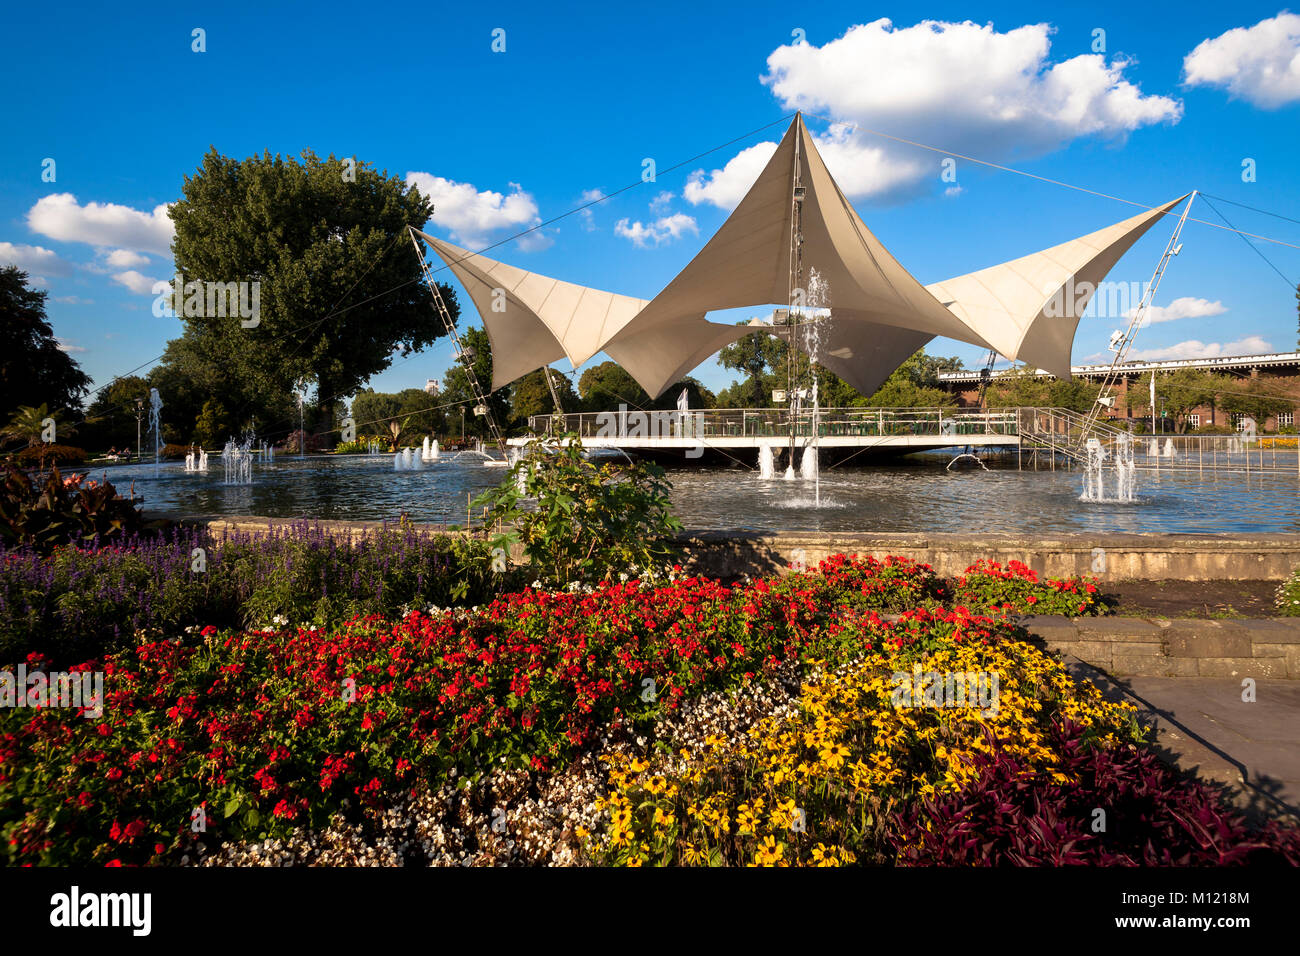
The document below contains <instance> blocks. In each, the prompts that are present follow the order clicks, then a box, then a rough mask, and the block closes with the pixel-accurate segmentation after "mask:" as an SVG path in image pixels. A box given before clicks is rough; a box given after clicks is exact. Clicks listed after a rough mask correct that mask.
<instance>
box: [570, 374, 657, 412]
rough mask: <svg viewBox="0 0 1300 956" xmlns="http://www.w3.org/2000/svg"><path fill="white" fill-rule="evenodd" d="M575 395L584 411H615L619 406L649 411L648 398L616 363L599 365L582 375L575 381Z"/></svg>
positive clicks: (649, 402)
mask: <svg viewBox="0 0 1300 956" xmlns="http://www.w3.org/2000/svg"><path fill="white" fill-rule="evenodd" d="M578 394H579V395H580V396H582V404H583V406H584V408H585V409H586V410H587V411H590V412H605V411H616V410H617V409H618V407H619V405H626V406H627V407H628V408H649V407H650V405H651V401H650V396H649V395H648V394H646V390H645V389H644V388H642V387H641V386H640V385H638V384H637V381H636V379H634V378H633V377H632V376H631V375H629V374H628V373H627V372H626V371H625V370H624V369H623V367H622V366H621V365H619V364H617V363H616V362H601V363H600V364H599V365H593V366H592V367H591V368H589V369H587V371H585V372H583V373H582V377H581V378H580V379H578Z"/></svg>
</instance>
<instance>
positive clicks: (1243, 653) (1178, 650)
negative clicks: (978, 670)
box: [1018, 616, 1300, 680]
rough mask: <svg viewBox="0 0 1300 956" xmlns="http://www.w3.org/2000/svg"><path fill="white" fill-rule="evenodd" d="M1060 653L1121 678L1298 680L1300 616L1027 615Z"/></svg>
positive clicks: (1027, 624)
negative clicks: (1248, 617)
mask: <svg viewBox="0 0 1300 956" xmlns="http://www.w3.org/2000/svg"><path fill="white" fill-rule="evenodd" d="M1018 623H1019V624H1020V625H1021V626H1022V627H1024V628H1025V629H1026V630H1028V631H1029V632H1030V633H1031V634H1035V635H1037V636H1038V637H1041V638H1042V639H1043V642H1044V643H1045V644H1046V645H1047V647H1048V648H1049V649H1051V650H1053V651H1056V652H1057V653H1059V654H1062V655H1069V656H1072V657H1077V658H1079V660H1081V661H1084V662H1086V663H1088V664H1091V665H1093V666H1094V667H1098V668H1101V669H1102V670H1104V671H1106V672H1107V673H1109V674H1113V675H1115V676H1117V677H1217V678H1233V679H1241V678H1245V677H1253V678H1255V679H1265V678H1271V679H1278V678H1286V679H1289V680H1300V618H1258V619H1247V620H1234V621H1217V620H1196V619H1182V618H1179V619H1169V618H1126V617H1100V618H1067V617H1041V616H1040V617H1022V618H1019V620H1018Z"/></svg>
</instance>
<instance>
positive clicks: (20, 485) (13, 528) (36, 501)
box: [0, 465, 144, 554]
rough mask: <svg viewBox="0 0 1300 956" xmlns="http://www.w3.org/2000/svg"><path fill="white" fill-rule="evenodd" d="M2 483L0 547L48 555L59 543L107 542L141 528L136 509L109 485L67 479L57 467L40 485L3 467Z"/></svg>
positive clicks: (76, 478) (76, 477)
mask: <svg viewBox="0 0 1300 956" xmlns="http://www.w3.org/2000/svg"><path fill="white" fill-rule="evenodd" d="M6 470H7V472H6V475H5V479H4V484H3V485H0V543H3V544H4V545H6V546H7V547H20V546H27V547H31V548H33V549H35V550H36V551H37V552H38V553H41V554H48V553H49V552H50V551H52V550H54V549H55V548H56V547H59V546H60V545H65V544H68V543H70V542H76V541H87V542H88V541H90V540H91V539H92V538H96V537H97V538H98V539H99V540H100V541H102V542H111V541H114V540H116V539H118V538H121V537H124V536H125V535H128V534H132V533H134V532H136V531H138V530H139V529H140V528H141V527H142V526H143V524H144V519H143V517H142V516H141V514H140V511H139V506H138V505H137V504H135V503H134V502H132V501H129V500H127V499H125V498H121V497H119V496H118V494H117V490H116V489H115V488H114V487H113V486H112V485H111V484H110V483H109V482H107V481H105V482H96V481H82V479H81V477H80V476H77V475H73V476H71V477H69V478H67V479H66V480H65V479H64V478H63V476H62V475H60V474H59V469H58V467H57V466H55V467H52V468H51V469H50V473H49V475H47V476H46V478H45V480H44V482H41V481H40V480H39V479H33V478H32V477H30V476H29V475H28V474H26V473H25V472H23V471H22V470H20V469H19V468H16V467H14V466H13V465H7V466H6Z"/></svg>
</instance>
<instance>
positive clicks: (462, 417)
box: [460, 405, 465, 445]
mask: <svg viewBox="0 0 1300 956" xmlns="http://www.w3.org/2000/svg"><path fill="white" fill-rule="evenodd" d="M460 443H461V444H462V445H463V444H465V406H464V405H462V406H461V407H460Z"/></svg>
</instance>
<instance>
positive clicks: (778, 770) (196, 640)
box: [0, 551, 1286, 864]
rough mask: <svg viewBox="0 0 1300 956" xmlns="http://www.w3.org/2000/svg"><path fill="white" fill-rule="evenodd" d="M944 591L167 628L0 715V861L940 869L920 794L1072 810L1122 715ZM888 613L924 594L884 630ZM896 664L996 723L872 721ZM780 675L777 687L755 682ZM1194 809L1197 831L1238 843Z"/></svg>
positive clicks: (847, 589) (586, 600) (568, 595)
mask: <svg viewBox="0 0 1300 956" xmlns="http://www.w3.org/2000/svg"><path fill="white" fill-rule="evenodd" d="M234 553H235V552H234V551H231V552H229V554H232V555H233V554H234ZM250 560H251V559H250ZM114 566H115V565H114ZM250 567H251V570H249V571H248V574H249V575H252V574H253V573H254V571H255V570H256V568H257V567H258V565H256V563H255V562H254V564H253V565H251V566H250ZM286 570H288V569H287V568H286ZM384 580H388V579H384ZM437 586H443V585H442V584H438V585H437ZM88 587H89V584H87V585H85V586H83V588H82V590H86V589H87V588H88ZM417 593H421V592H420V590H419V588H417ZM1026 593H1032V592H1026ZM948 595H949V592H948V591H947V590H946V588H945V586H944V585H943V584H942V583H941V582H937V581H935V580H934V577H933V574H932V572H930V570H929V569H928V568H925V567H924V566H919V565H914V564H912V563H910V562H906V561H901V560H897V559H891V560H888V561H883V562H880V561H874V562H873V561H870V560H861V559H853V558H841V557H836V558H833V559H831V560H829V561H827V562H825V563H824V564H823V565H822V568H821V569H820V570H819V571H818V572H816V573H807V574H791V575H786V576H784V577H781V578H775V579H764V580H758V581H754V582H751V583H748V584H745V585H742V586H737V587H726V586H723V585H721V584H719V583H718V582H716V581H711V580H708V579H703V578H696V577H687V578H680V579H678V580H670V581H668V582H656V583H643V582H638V581H630V582H626V583H622V584H614V583H606V584H603V585H600V586H598V587H596V588H595V589H591V590H582V589H575V590H572V591H564V592H555V591H545V590H534V589H526V590H523V591H521V592H517V593H510V594H504V595H501V596H499V597H497V598H496V599H495V600H493V601H491V603H488V604H485V605H482V606H476V607H470V608H462V609H455V610H451V609H449V610H435V611H427V612H426V611H414V612H412V613H409V614H407V615H405V616H403V617H401V618H400V619H398V620H396V621H394V620H391V619H387V618H385V617H383V616H381V615H378V614H372V615H367V616H364V617H359V618H356V619H354V620H351V621H349V622H347V623H344V624H342V625H330V626H326V627H322V628H274V629H256V630H239V629H227V630H219V629H218V628H217V627H215V626H212V625H209V626H207V627H204V628H203V629H202V632H201V633H197V632H191V633H188V634H186V633H184V632H173V633H168V635H167V636H168V638H169V639H166V640H159V641H155V642H152V643H147V644H144V645H142V646H128V647H124V648H122V649H121V650H119V651H117V652H115V653H113V654H110V655H109V656H108V657H107V658H106V659H104V661H103V664H102V670H103V672H104V675H105V690H106V699H105V700H104V710H103V714H102V716H100V717H98V718H95V717H86V716H83V715H81V714H80V713H78V712H75V711H73V710H69V709H6V710H4V711H3V712H0V835H2V836H3V841H0V853H3V855H4V859H5V862H7V863H9V864H24V863H35V864H72V863H76V864H116V863H124V864H169V863H177V862H181V861H182V860H184V859H187V858H188V859H189V860H190V861H191V862H193V861H195V860H197V859H199V858H200V857H203V858H206V859H212V858H214V855H215V857H216V858H217V859H221V860H225V861H227V862H256V861H259V860H268V861H269V860H271V859H279V858H280V856H281V854H282V853H283V852H291V853H293V854H303V855H304V857H305V858H309V859H315V860H318V861H330V860H334V861H336V862H338V861H340V860H346V861H348V862H362V861H365V860H370V861H372V862H388V863H399V862H430V861H437V862H450V861H452V860H460V861H465V860H467V859H477V860H483V861H487V862H496V861H501V862H508V861H520V862H548V861H561V862H583V861H596V862H601V861H603V862H614V863H641V862H673V863H701V862H720V863H782V862H800V863H808V862H811V863H826V862H831V863H849V862H858V863H865V862H904V863H906V862H945V861H947V860H949V859H950V858H953V859H955V858H957V857H958V856H960V854H963V853H967V851H968V850H969V847H967V846H966V845H965V843H964V841H965V840H966V839H967V838H966V837H964V836H961V834H960V832H958V831H956V830H954V831H952V832H951V833H949V832H947V831H944V833H942V834H940V835H939V836H936V837H935V838H934V840H930V838H929V837H928V836H926V835H925V834H928V833H929V832H930V830H929V829H927V822H926V821H927V820H930V819H931V817H933V819H934V820H935V821H937V822H942V821H947V820H950V819H952V818H954V817H958V818H959V817H960V814H956V813H954V812H953V811H952V809H951V806H950V805H949V804H946V803H941V802H936V801H942V800H957V799H966V797H965V796H964V795H966V794H978V793H983V792H1000V791H997V787H1001V786H1003V785H1004V784H1002V783H1000V782H998V781H1000V780H1001V778H998V777H996V773H997V772H1005V768H1006V766H1010V765H1007V764H1006V763H1005V761H1014V762H1015V763H1014V772H1015V773H1016V774H1021V775H1022V776H1024V779H1026V780H1028V781H1029V782H1028V783H1026V784H1025V786H1027V787H1029V788H1030V790H1031V792H1032V793H1038V792H1039V791H1040V790H1041V789H1042V788H1044V787H1050V786H1056V787H1058V788H1069V787H1075V790H1073V791H1069V792H1071V793H1074V794H1075V795H1076V796H1077V794H1078V793H1081V792H1082V791H1080V790H1078V787H1080V786H1083V785H1084V784H1083V783H1081V782H1080V781H1084V780H1086V779H1090V778H1087V777H1086V773H1085V769H1080V767H1081V765H1080V764H1079V763H1078V762H1077V761H1075V758H1074V753H1075V752H1074V751H1072V750H1070V747H1071V746H1073V743H1072V741H1078V742H1081V744H1086V745H1087V746H1088V747H1089V748H1092V749H1093V750H1100V751H1104V752H1106V753H1115V754H1120V751H1121V750H1122V748H1123V746H1124V745H1125V743H1126V742H1131V741H1134V740H1136V739H1137V734H1136V731H1135V730H1134V728H1133V727H1132V726H1130V721H1129V716H1128V714H1127V713H1126V712H1125V711H1123V710H1122V709H1121V708H1117V707H1114V706H1112V705H1109V704H1105V703H1103V702H1102V701H1101V700H1100V699H1099V698H1098V696H1097V694H1096V692H1095V691H1093V690H1092V689H1091V687H1090V685H1079V684H1076V683H1075V682H1073V681H1072V680H1071V679H1070V678H1069V677H1068V675H1066V674H1065V672H1064V671H1063V670H1062V669H1061V667H1060V666H1059V664H1058V663H1056V662H1055V660H1054V659H1053V658H1051V657H1050V656H1048V655H1046V654H1045V653H1043V652H1040V651H1038V650H1036V649H1035V648H1034V647H1032V646H1031V645H1030V644H1028V643H1026V642H1023V641H1022V640H1020V638H1021V637H1023V632H1021V631H1020V630H1019V629H1018V628H1017V627H1016V626H1015V625H1014V624H1013V623H1012V621H1011V620H1010V619H1009V618H1008V617H1007V616H1006V614H1005V610H1006V609H1005V607H1004V606H1003V604H999V605H998V606H997V607H995V608H987V609H984V611H983V612H980V611H977V610H974V609H970V608H967V607H965V606H954V607H951V608H945V607H942V606H941V604H940V603H939V602H940V601H941V600H942V599H945V598H947V597H948ZM915 601H926V602H929V606H925V607H914V608H912V609H910V610H906V611H904V612H903V613H902V615H901V617H899V618H897V619H895V620H891V619H889V618H888V616H887V615H888V613H889V612H888V610H887V609H889V608H895V607H902V606H904V605H906V604H908V603H911V602H915ZM1003 603H1004V604H1009V603H1010V602H1003ZM1013 607H1014V605H1013ZM177 613H178V614H179V613H180V612H179V611H178V612H177ZM186 613H189V612H186ZM28 664H29V666H30V667H31V668H36V667H38V666H40V664H41V655H39V654H35V655H33V656H32V657H31V658H30V659H29V661H28ZM85 666H86V667H92V666H95V667H96V669H98V667H97V666H96V665H91V664H87V665H85ZM915 666H919V667H920V668H921V669H922V671H928V670H934V671H938V672H953V671H958V672H962V673H972V674H973V673H976V672H979V673H985V674H996V675H998V676H999V684H998V691H997V692H998V695H999V696H998V698H997V702H998V704H997V708H996V711H990V710H989V708H988V707H984V708H982V709H981V710H978V711H972V710H970V709H964V710H963V709H960V708H951V709H946V708H927V707H925V706H917V707H895V706H893V704H894V700H893V697H892V694H893V692H894V691H895V690H896V688H891V686H890V684H891V681H892V680H893V678H894V677H895V676H896V672H899V671H901V672H909V671H910V669H911V668H913V667H915ZM801 679H802V682H803V683H804V685H805V687H804V690H803V692H802V696H800V697H795V696H794V691H785V690H782V688H786V687H798V685H799V683H800V680H801ZM918 695H919V691H918ZM1061 728H1065V729H1064V730H1062V729H1061ZM1071 728H1080V729H1078V730H1077V731H1076V730H1074V729H1071ZM665 749H667V750H670V751H671V753H670V754H668V755H665V754H663V753H662V751H664V750H665ZM683 751H684V752H683ZM600 756H605V757H608V758H609V759H608V760H607V761H604V762H602V761H600V760H598V759H596V758H598V757H600ZM1120 756H1121V757H1122V754H1120ZM1117 759H1118V758H1117ZM999 760H1001V761H1003V763H998V762H997V761H999ZM1098 766H1100V764H1098ZM990 768H993V769H990ZM998 768H1001V769H998ZM611 770H612V773H611ZM1087 772H1091V771H1087ZM1114 776H1115V774H1114V773H1111V777H1114ZM1094 777H1095V778H1096V779H1102V778H1103V777H1105V774H1102V773H1101V772H1100V771H1098V772H1097V773H1095V774H1094ZM1106 779H1110V778H1106ZM989 781H994V783H992V784H990V783H989ZM611 785H612V789H610V787H611ZM981 786H983V787H985V790H984V791H980V790H978V789H977V788H979V787H981ZM989 787H993V789H992V790H990V789H989ZM606 790H608V791H609V792H608V806H607V807H604V808H602V807H601V806H600V805H598V804H597V802H596V795H597V794H598V793H600V792H602V791H606ZM1044 792H1046V791H1044ZM1061 792H1062V793H1066V792H1067V790H1066V789H1062V790H1061ZM1031 795H1032V794H1031ZM1026 799H1029V798H1028V797H1027V798H1026ZM1071 799H1074V798H1073V797H1072V798H1071ZM1066 802H1067V803H1068V801H1066ZM1069 805H1071V806H1072V805H1073V804H1069ZM1129 805H1130V806H1135V805H1136V804H1132V803H1130V804H1129ZM1025 806H1026V808H1028V809H1026V810H1025V811H1024V812H1025V813H1026V814H1029V816H1030V817H1032V816H1033V812H1036V811H1034V810H1033V808H1032V803H1027V804H1025ZM1214 806H1215V807H1217V805H1214ZM196 809H200V810H201V813H202V819H203V821H204V827H203V828H202V831H201V832H195V831H194V829H193V827H192V825H191V822H192V820H193V819H194V815H195V811H196ZM1203 809H1204V807H1202V806H1200V805H1198V809H1197V812H1198V813H1200V812H1201V810H1203ZM796 810H797V811H800V812H801V813H802V820H803V822H804V824H805V829H804V830H802V831H799V832H798V836H791V833H793V832H795V831H791V830H790V825H791V824H792V823H793V822H794V821H793V816H792V815H793V814H794V812H795V811H796ZM507 811H508V814H509V817H508V818H509V821H510V824H509V826H510V829H509V830H508V834H507V833H498V831H497V828H496V820H497V819H498V817H497V814H498V812H500V813H501V814H502V816H501V817H500V819H506V813H507ZM1212 812H1214V813H1219V814H1220V815H1219V816H1217V817H1214V818H1213V820H1211V821H1210V824H1212V825H1213V826H1215V827H1219V828H1220V832H1221V833H1224V834H1226V836H1224V837H1221V838H1220V839H1221V840H1226V841H1227V842H1229V843H1231V842H1232V841H1234V840H1238V842H1242V843H1243V844H1244V843H1245V841H1246V834H1245V831H1244V830H1242V829H1241V828H1240V826H1239V825H1238V824H1237V823H1235V822H1233V821H1232V820H1230V819H1229V818H1228V817H1227V816H1226V815H1224V814H1223V813H1222V812H1221V810H1218V809H1214V810H1213V811H1212ZM918 814H919V815H918ZM1202 816H1203V814H1202ZM787 817H790V819H789V820H787ZM724 818H725V819H724ZM742 820H743V821H744V822H743V823H742ZM489 821H491V822H489ZM1210 824H1207V825H1210ZM1159 826H1160V827H1161V829H1159V830H1158V831H1154V832H1159V833H1162V834H1168V833H1169V832H1170V830H1169V826H1170V824H1169V823H1168V821H1164V822H1162V823H1160V824H1159ZM1224 827H1226V828H1227V829H1226V830H1224V829H1223V828H1224ZM918 828H919V829H918ZM552 831H559V832H552ZM921 831H925V833H922V832H921ZM936 832H938V831H936ZM999 832H1002V831H999ZM805 837H806V838H805ZM1251 839H1253V840H1256V842H1258V843H1259V844H1260V846H1261V847H1262V849H1260V850H1259V852H1260V853H1264V854H1276V853H1278V852H1282V851H1281V850H1279V849H1278V848H1279V847H1282V846H1284V845H1286V844H1284V837H1282V836H1278V835H1277V834H1276V833H1264V834H1263V835H1262V836H1259V835H1256V836H1252V837H1251ZM561 844H562V845H561ZM818 844H820V846H818ZM1175 845H1177V846H1181V845H1182V844H1176V843H1175V844H1171V846H1175ZM341 846H346V847H350V848H352V849H349V850H348V851H347V853H346V854H343V856H342V857H340V856H339V854H340V853H342V851H341V850H339V849H338V848H339V847H341ZM999 846H1001V844H999ZM1051 846H1055V844H1051ZM258 847H263V848H269V849H267V851H266V855H265V856H262V855H260V854H261V851H260V850H257V848H258ZM286 847H293V848H294V849H293V850H292V851H288V850H285V849H284V848H286ZM377 847H380V848H382V851H381V850H379V849H376V848H377ZM999 852H1003V851H999ZM1035 852H1037V851H1035ZM1115 852H1116V858H1117V859H1118V858H1119V857H1120V856H1122V855H1123V854H1121V853H1120V852H1119V851H1115ZM1125 852H1128V851H1125ZM1005 853H1008V854H1020V855H1021V856H1023V857H1024V859H1026V860H1030V861H1036V860H1038V859H1039V858H1040V857H1041V856H1043V855H1044V854H1047V853H1049V850H1043V851H1042V852H1041V853H1039V856H1034V854H1033V853H1032V852H1029V851H1026V850H1025V849H1024V848H1023V847H1021V846H1019V845H1014V846H1012V847H1011V849H1009V850H1007V851H1005ZM1171 853H1172V856H1171V859H1172V860H1173V861H1174V862H1178V861H1180V860H1181V859H1183V856H1180V853H1181V851H1178V852H1175V851H1173V850H1171ZM457 854H459V855H457ZM467 854H468V856H467ZM1130 855H1131V854H1130ZM1184 855H1185V854H1184ZM962 858H963V859H965V857H962ZM1006 858H1008V859H1009V858H1010V857H1009V856H1007V857H1006ZM999 859H1000V858H999ZM1198 859H1199V858H1198ZM1226 859H1230V858H1226Z"/></svg>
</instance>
